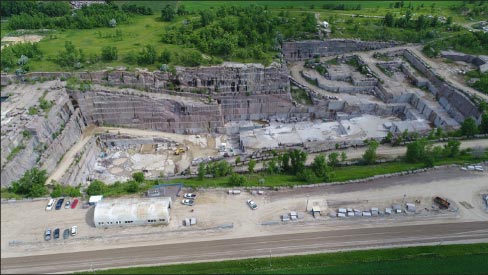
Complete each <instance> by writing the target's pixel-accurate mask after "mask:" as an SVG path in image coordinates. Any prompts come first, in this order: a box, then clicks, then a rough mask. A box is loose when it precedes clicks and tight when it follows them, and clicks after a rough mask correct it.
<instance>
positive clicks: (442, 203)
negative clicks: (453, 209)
mask: <svg viewBox="0 0 488 275" xmlns="http://www.w3.org/2000/svg"><path fill="white" fill-rule="evenodd" d="M434 202H435V203H437V204H438V205H439V207H440V208H443V209H448V208H449V206H450V205H451V203H450V202H448V201H447V200H446V199H443V198H441V197H439V196H437V197H434Z"/></svg>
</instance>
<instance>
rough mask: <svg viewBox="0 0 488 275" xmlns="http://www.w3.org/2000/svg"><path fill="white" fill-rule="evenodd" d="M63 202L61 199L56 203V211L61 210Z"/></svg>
mask: <svg viewBox="0 0 488 275" xmlns="http://www.w3.org/2000/svg"><path fill="white" fill-rule="evenodd" d="M63 202H64V199H63V198H61V199H59V200H58V202H57V203H56V210H59V209H61V206H63Z"/></svg>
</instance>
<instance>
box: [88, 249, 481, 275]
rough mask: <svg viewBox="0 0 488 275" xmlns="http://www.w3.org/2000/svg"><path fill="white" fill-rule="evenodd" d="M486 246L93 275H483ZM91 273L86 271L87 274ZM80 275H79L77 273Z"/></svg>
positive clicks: (365, 252) (324, 255) (367, 252)
mask: <svg viewBox="0 0 488 275" xmlns="http://www.w3.org/2000/svg"><path fill="white" fill-rule="evenodd" d="M486 259H488V244H487V243H481V244H466V245H439V246H420V247H408V248H390V249H375V250H363V251H349V252H336V253H322V254H313V255H301V256H286V257H273V258H259V259H247V260H232V261H220V262H208V263H195V264H178V265H166V266H154V267H134V268H123V269H109V270H97V271H96V273H97V274H248V273H252V274H485V273H486V270H488V261H487V260H486ZM88 273H92V272H86V274H88ZM80 274H83V273H80Z"/></svg>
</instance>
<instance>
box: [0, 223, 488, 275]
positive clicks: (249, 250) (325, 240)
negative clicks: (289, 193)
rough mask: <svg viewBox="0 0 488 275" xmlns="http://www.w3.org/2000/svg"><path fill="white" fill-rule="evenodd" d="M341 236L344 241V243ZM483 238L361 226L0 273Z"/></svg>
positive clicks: (104, 255)
mask: <svg viewBox="0 0 488 275" xmlns="http://www.w3.org/2000/svg"><path fill="white" fill-rule="evenodd" d="M345 239H346V240H347V241H345ZM486 241H488V222H470V223H457V224H456V223H455V224H433V225H421V226H417V225H415V226H400V227H382V228H363V229H350V230H336V231H329V232H311V233H299V234H284V235H275V236H268V237H250V238H239V239H232V240H215V241H205V242H193V243H191V244H189V245H179V244H170V245H154V246H144V247H132V248H121V249H111V250H98V251H90V252H76V253H65V254H52V255H43V256H30V257H20V258H8V259H3V258H2V260H1V264H2V274H4V273H19V274H20V273H21V274H29V273H53V272H72V271H79V270H87V271H91V270H93V269H100V268H121V267H127V266H135V265H164V264H171V263H181V262H197V261H219V260H223V259H238V258H256V257H269V256H278V255H280V256H281V255H297V254H310V253H318V252H325V251H338V250H357V249H371V248H378V247H392V246H409V245H410V246H411V245H429V244H430V245H434V244H450V243H470V242H486Z"/></svg>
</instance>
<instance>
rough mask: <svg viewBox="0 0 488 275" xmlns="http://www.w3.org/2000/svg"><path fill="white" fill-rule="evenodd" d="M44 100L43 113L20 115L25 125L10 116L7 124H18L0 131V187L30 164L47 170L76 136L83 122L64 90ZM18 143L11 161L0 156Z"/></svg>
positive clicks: (18, 175) (20, 173)
mask: <svg viewBox="0 0 488 275" xmlns="http://www.w3.org/2000/svg"><path fill="white" fill-rule="evenodd" d="M47 99H49V100H51V102H52V107H51V109H50V110H49V112H48V113H47V114H46V115H33V116H31V117H29V116H24V119H23V120H24V121H25V119H27V123H25V124H21V123H20V122H21V121H22V120H20V121H17V120H16V119H17V118H19V117H18V116H15V117H12V120H11V121H10V123H9V124H12V125H18V127H15V128H14V129H13V130H11V131H8V132H6V133H2V134H5V136H4V135H2V171H1V172H2V175H1V184H2V186H8V185H10V184H11V183H12V181H15V180H17V179H19V178H20V177H22V175H23V174H24V173H25V172H26V171H27V170H29V169H31V168H33V167H39V168H41V169H46V170H47V172H48V174H49V173H51V172H52V171H53V170H54V168H55V167H56V165H57V163H58V162H59V161H60V160H61V159H62V157H63V155H64V154H65V153H66V151H67V150H68V149H69V148H70V147H71V146H73V144H75V143H76V142H77V141H78V140H79V139H80V137H81V135H82V132H83V130H84V129H85V127H86V123H85V122H84V120H83V117H82V116H81V112H80V110H79V109H75V108H74V106H73V105H72V103H71V101H70V99H69V97H68V94H67V93H66V92H65V91H64V89H62V90H55V91H50V92H49V93H48V96H47ZM9 126H10V125H9ZM26 132H28V133H29V135H28V136H26V134H25V133H26ZM20 144H22V145H23V147H24V148H23V149H21V150H20V151H19V153H18V154H16V155H15V156H14V157H13V158H12V159H11V160H7V159H6V157H5V158H4V157H3V155H4V154H6V155H8V154H10V153H11V152H12V150H14V148H16V147H17V146H19V145H20Z"/></svg>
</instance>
